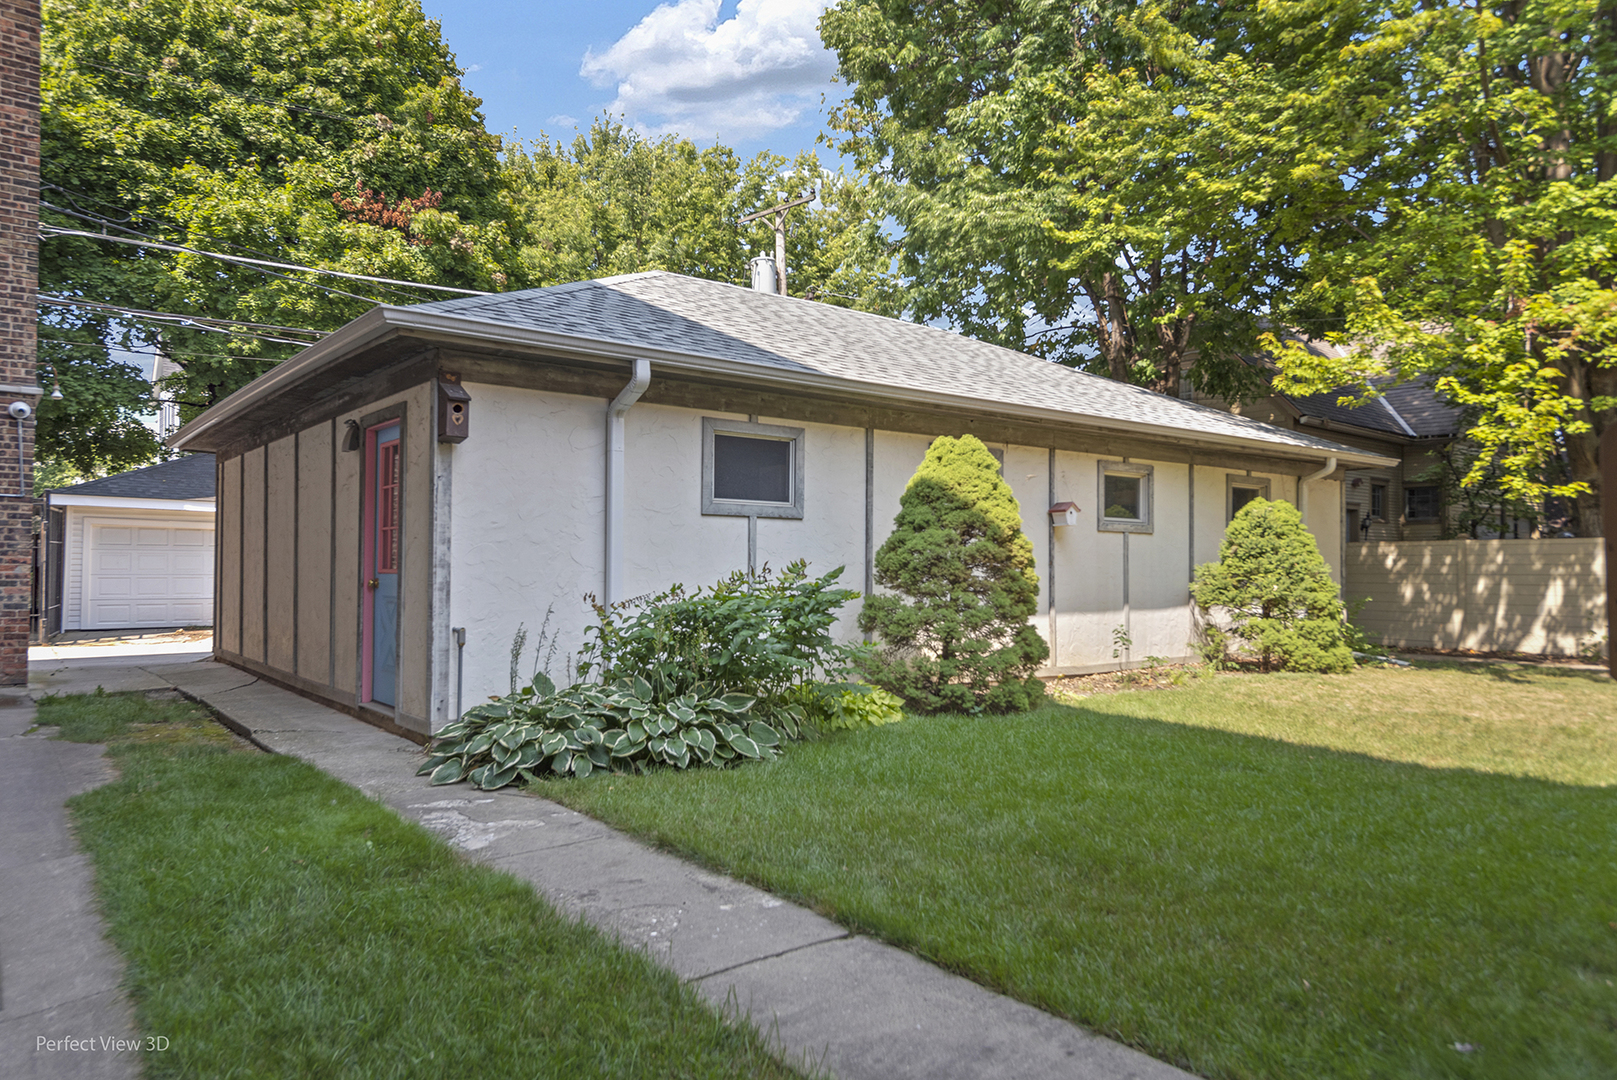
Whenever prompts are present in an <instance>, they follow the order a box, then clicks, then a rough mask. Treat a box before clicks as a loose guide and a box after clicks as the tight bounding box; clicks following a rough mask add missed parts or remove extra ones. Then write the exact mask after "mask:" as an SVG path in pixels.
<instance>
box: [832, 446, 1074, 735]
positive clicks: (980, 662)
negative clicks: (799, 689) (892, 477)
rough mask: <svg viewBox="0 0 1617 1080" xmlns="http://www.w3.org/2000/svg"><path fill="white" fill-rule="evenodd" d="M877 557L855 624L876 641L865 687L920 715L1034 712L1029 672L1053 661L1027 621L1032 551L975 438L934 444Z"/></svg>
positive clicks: (1035, 587)
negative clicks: (881, 591) (871, 587)
mask: <svg viewBox="0 0 1617 1080" xmlns="http://www.w3.org/2000/svg"><path fill="white" fill-rule="evenodd" d="M899 505H900V510H899V512H898V516H897V517H896V518H895V519H894V521H893V532H892V535H891V536H889V537H888V538H887V540H886V541H885V542H884V543H883V544H882V546H881V550H879V551H878V552H876V582H877V584H879V585H881V586H882V587H883V588H885V589H889V590H891V592H890V593H888V594H886V595H880V596H870V597H866V598H865V604H864V610H863V611H861V612H860V615H859V626H860V628H861V629H863V630H867V631H872V632H874V633H876V634H877V635H879V636H880V638H881V641H882V648H881V650H880V651H879V652H878V653H876V654H875V655H873V656H871V657H869V658H868V659H867V660H866V661H865V662H864V664H863V670H864V673H865V676H866V678H867V679H869V681H870V682H872V683H874V684H875V685H877V686H880V687H882V688H884V689H886V690H889V691H892V692H893V693H896V694H898V695H899V696H900V697H902V698H903V699H904V700H905V701H906V702H907V703H908V704H909V705H910V706H911V707H912V708H914V709H916V710H919V711H921V712H944V711H958V712H995V713H1003V712H1015V711H1018V710H1022V709H1027V708H1030V707H1032V706H1033V705H1035V704H1037V703H1038V701H1039V700H1040V699H1041V698H1042V697H1043V696H1044V684H1043V683H1042V682H1040V681H1039V680H1038V679H1035V678H1033V669H1034V668H1036V667H1037V666H1038V665H1039V663H1040V662H1041V661H1043V660H1044V659H1045V657H1047V656H1049V655H1050V650H1049V647H1048V646H1047V645H1046V644H1045V643H1044V639H1043V638H1041V637H1040V636H1039V633H1038V631H1036V630H1034V629H1033V627H1031V626H1029V625H1028V619H1029V617H1030V616H1032V615H1033V614H1034V613H1035V612H1036V611H1037V609H1038V600H1039V579H1038V576H1037V575H1036V574H1035V573H1034V572H1033V545H1032V543H1030V542H1029V541H1028V538H1027V537H1026V536H1024V535H1023V534H1022V511H1021V507H1019V506H1018V505H1017V502H1016V496H1015V495H1013V494H1012V493H1011V488H1010V485H1009V484H1007V483H1006V482H1005V480H1004V478H1003V477H1001V476H1000V474H999V462H997V461H995V460H994V456H993V455H992V454H990V453H989V452H988V448H987V447H985V446H984V445H983V444H982V443H981V442H980V441H979V440H978V439H977V438H976V437H975V436H972V435H963V436H961V437H960V438H958V439H955V438H950V437H947V436H945V437H943V438H939V439H938V440H936V441H935V442H933V444H932V446H931V449H929V450H928V451H927V453H926V460H924V461H923V462H921V467H920V468H919V469H917V470H916V473H915V475H914V476H913V477H911V479H910V482H909V486H908V487H906V488H905V490H904V495H903V497H902V498H901V499H900V503H899Z"/></svg>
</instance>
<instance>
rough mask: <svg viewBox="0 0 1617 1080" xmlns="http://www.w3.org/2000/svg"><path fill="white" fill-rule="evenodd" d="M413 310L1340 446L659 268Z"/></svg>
mask: <svg viewBox="0 0 1617 1080" xmlns="http://www.w3.org/2000/svg"><path fill="white" fill-rule="evenodd" d="M411 310H420V311H432V312H441V313H443V314H446V315H455V316H460V317H464V318H471V319H478V320H486V321H487V322H491V323H505V324H508V325H514V326H523V327H533V328H537V329H544V330H548V331H553V332H557V333H563V334H571V335H577V336H580V337H584V338H593V339H597V340H604V341H612V342H621V343H624V344H629V345H634V344H641V343H647V342H655V343H656V344H657V345H659V346H660V347H662V348H665V349H670V350H678V351H681V352H684V353H686V354H687V355H692V356H710V357H715V358H718V359H722V360H728V361H733V362H737V363H743V364H751V365H757V366H759V367H764V368H773V369H776V370H777V371H788V372H803V373H805V374H816V375H829V376H832V377H834V378H838V379H842V380H846V381H848V382H851V383H865V384H869V385H873V386H884V387H899V388H904V389H908V390H914V391H919V392H921V393H933V394H949V395H954V396H956V397H958V398H962V399H969V400H973V401H978V402H981V403H983V404H985V405H993V404H997V403H1004V404H1009V405H1023V406H1035V407H1041V408H1046V409H1051V410H1060V411H1064V412H1068V413H1071V414H1073V415H1075V416H1090V417H1096V418H1101V419H1105V420H1110V421H1124V422H1130V423H1137V424H1142V425H1150V426H1154V427H1156V428H1158V429H1165V430H1172V431H1181V432H1193V433H1205V434H1209V435H1215V436H1223V437H1227V438H1228V437H1234V438H1238V439H1241V440H1244V441H1246V442H1248V443H1256V444H1262V443H1268V444H1270V445H1271V446H1280V447H1288V448H1300V449H1308V450H1311V451H1314V452H1325V453H1332V452H1336V451H1341V450H1346V449H1348V448H1346V447H1342V446H1339V445H1338V444H1336V443H1333V442H1331V441H1329V440H1328V439H1323V438H1320V437H1318V436H1315V435H1312V434H1310V433H1307V432H1302V431H1291V430H1287V429H1285V428H1280V427H1275V426H1273V425H1270V424H1264V423H1260V422H1258V421H1256V420H1252V419H1250V418H1247V417H1243V416H1235V415H1232V414H1230V413H1228V412H1224V411H1221V410H1219V409H1214V408H1210V407H1207V406H1203V405H1198V404H1193V403H1191V402H1188V401H1183V400H1181V399H1179V398H1173V397H1168V396H1166V395H1163V394H1157V393H1153V392H1152V391H1150V390H1146V389H1144V388H1142V387H1138V386H1128V385H1126V384H1124V383H1119V382H1113V381H1112V380H1111V379H1105V378H1101V377H1099V376H1095V375H1089V374H1087V373H1085V372H1081V371H1074V370H1072V369H1071V368H1065V367H1061V366H1059V365H1056V364H1052V363H1049V362H1048V361H1044V360H1040V359H1037V358H1035V357H1032V356H1028V355H1026V354H1023V353H1019V352H1014V351H1012V350H1010V349H1006V348H1002V347H1000V346H998V345H991V344H989V343H987V342H984V341H978V340H975V339H973V338H969V337H964V336H962V335H960V334H955V333H951V332H949V331H947V330H941V329H938V328H936V327H931V326H925V325H921V324H917V323H912V322H905V321H902V320H899V319H889V318H883V317H881V316H877V315H871V314H867V313H865V312H860V311H854V310H851V309H848V308H840V307H834V306H832V305H829V304H820V303H814V302H811V301H807V300H802V299H798V298H793V297H784V296H777V295H774V294H772V293H761V292H754V291H753V290H751V289H746V288H742V287H740V286H735V285H727V284H723V283H720V282H714V281H703V280H699V279H697V278H692V277H685V276H684V275H681V274H672V273H667V272H664V271H650V272H646V273H639V274H627V275H624V276H622V277H613V278H602V279H600V280H595V281H579V282H573V283H570V284H566V285H553V286H549V287H547V288H541V289H529V290H525V291H522V292H511V293H498V294H494V295H491V296H477V297H466V298H457V299H454V300H439V301H435V302H431V303H426V304H420V305H416V306H415V307H414V308H412V309H411Z"/></svg>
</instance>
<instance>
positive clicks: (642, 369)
mask: <svg viewBox="0 0 1617 1080" xmlns="http://www.w3.org/2000/svg"><path fill="white" fill-rule="evenodd" d="M650 385H651V361H650V360H636V361H634V375H633V377H632V378H630V380H629V385H628V386H625V387H624V388H623V389H622V390H620V391H619V392H618V396H617V397H615V398H613V399H612V404H610V405H608V406H607V407H606V573H605V581H604V582H603V588H602V590H601V591H602V593H603V597H602V599H603V601H604V602H605V603H607V604H609V605H610V604H615V603H617V602H618V601H619V600H621V599H622V597H621V596H619V595H618V594H619V593H620V592H621V591H622V589H623V483H624V481H623V418H624V417H625V416H626V415H628V412H629V409H630V408H631V407H633V405H634V403H635V402H637V401H639V400H640V395H641V394H644V393H645V392H646V387H648V386H650ZM1331 460H1332V461H1334V460H1336V459H1335V458H1332V459H1331Z"/></svg>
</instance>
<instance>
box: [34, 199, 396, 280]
mask: <svg viewBox="0 0 1617 1080" xmlns="http://www.w3.org/2000/svg"><path fill="white" fill-rule="evenodd" d="M39 186H40V187H41V188H42V189H43V188H50V189H51V190H52V191H60V192H61V193H62V194H63V195H65V196H67V201H68V202H70V203H73V205H74V206H75V207H76V208H77V209H74V210H69V209H68V208H67V207H65V206H57V205H55V204H54V203H49V202H46V201H45V200H44V199H41V200H40V201H39V204H40V205H41V206H44V207H47V208H49V209H51V210H54V211H55V212H56V213H58V214H65V215H67V216H68V217H76V218H79V219H81V220H83V221H88V222H89V223H90V224H92V225H99V226H100V227H101V233H102V234H105V233H106V231H107V229H109V228H113V229H117V230H118V231H119V232H122V233H129V234H130V235H131V236H138V237H140V238H141V239H142V240H155V241H160V242H161V241H162V237H160V236H154V235H153V234H151V233H149V232H142V231H140V230H139V229H136V228H132V227H131V226H130V225H129V222H131V221H134V220H135V219H134V217H133V216H130V217H125V218H109V217H107V216H106V215H105V214H97V213H93V212H91V211H88V210H85V209H84V208H83V207H82V206H79V205H78V203H77V202H76V201H75V200H76V199H84V200H85V201H86V202H96V203H100V204H102V205H103V206H114V205H116V204H114V203H110V202H107V200H105V199H100V198H96V197H95V196H93V195H86V194H84V193H83V192H79V191H72V190H70V189H68V188H65V187H62V186H61V185H60V184H41V185H39ZM118 209H123V207H121V206H120V207H118ZM148 216H149V217H150V219H151V220H152V221H154V222H156V223H159V224H166V225H168V226H170V227H172V228H183V226H180V225H177V224H175V223H174V222H173V221H164V220H163V219H162V218H157V217H155V216H151V215H148ZM215 242H216V243H219V244H222V245H224V246H225V247H227V248H230V249H232V250H234V251H241V252H245V253H246V254H248V255H256V256H258V257H259V258H261V259H269V258H270V255H269V253H268V252H265V251H259V250H258V249H257V248H252V247H248V246H247V245H246V244H238V243H236V242H235V241H234V240H225V239H222V238H219V239H216V241H215ZM307 284H311V285H315V287H316V288H322V289H323V288H327V286H324V285H318V284H316V283H315V282H308V283H307ZM386 291H387V292H390V293H393V294H394V295H396V296H405V297H408V298H409V299H410V300H412V301H414V300H415V299H416V298H415V297H414V296H411V295H410V294H409V293H406V292H404V291H403V290H401V289H388V290H386Z"/></svg>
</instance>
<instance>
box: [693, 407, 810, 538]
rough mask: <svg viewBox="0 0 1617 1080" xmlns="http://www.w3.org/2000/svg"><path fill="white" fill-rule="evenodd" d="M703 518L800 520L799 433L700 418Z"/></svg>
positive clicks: (769, 425)
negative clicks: (729, 517)
mask: <svg viewBox="0 0 1617 1080" xmlns="http://www.w3.org/2000/svg"><path fill="white" fill-rule="evenodd" d="M702 513H704V514H718V515H724V516H733V517H775V518H800V517H802V516H803V429H802V428H789V427H779V426H777V425H774V424H753V423H748V422H746V421H744V420H715V419H713V418H712V417H703V418H702Z"/></svg>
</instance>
